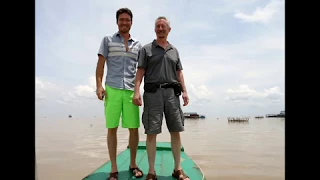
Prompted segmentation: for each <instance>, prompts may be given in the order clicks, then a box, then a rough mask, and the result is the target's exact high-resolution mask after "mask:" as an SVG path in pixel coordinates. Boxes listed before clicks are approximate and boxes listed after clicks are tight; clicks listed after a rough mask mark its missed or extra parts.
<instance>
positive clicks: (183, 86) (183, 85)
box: [177, 70, 188, 94]
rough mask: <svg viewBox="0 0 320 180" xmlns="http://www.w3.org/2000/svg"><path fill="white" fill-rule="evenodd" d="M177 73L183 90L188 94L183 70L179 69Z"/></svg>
mask: <svg viewBox="0 0 320 180" xmlns="http://www.w3.org/2000/svg"><path fill="white" fill-rule="evenodd" d="M177 73H178V77H179V78H178V80H179V82H180V83H181V86H182V92H183V93H186V94H187V93H188V92H187V88H186V85H185V83H184V76H183V73H182V70H179V71H177Z"/></svg>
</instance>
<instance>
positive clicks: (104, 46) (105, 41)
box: [98, 37, 109, 58]
mask: <svg viewBox="0 0 320 180" xmlns="http://www.w3.org/2000/svg"><path fill="white" fill-rule="evenodd" d="M108 53H109V47H108V38H107V37H104V38H103V39H102V41H101V44H100V48H99V52H98V55H103V56H104V58H107V57H108Z"/></svg>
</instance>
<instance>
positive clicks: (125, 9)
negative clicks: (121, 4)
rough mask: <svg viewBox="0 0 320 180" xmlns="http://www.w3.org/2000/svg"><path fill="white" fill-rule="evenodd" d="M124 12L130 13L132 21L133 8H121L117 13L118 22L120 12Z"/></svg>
mask: <svg viewBox="0 0 320 180" xmlns="http://www.w3.org/2000/svg"><path fill="white" fill-rule="evenodd" d="M122 13H126V14H128V15H129V16H130V18H131V21H132V12H131V10H130V9H129V8H120V9H119V10H118V11H117V13H116V18H117V22H118V19H119V16H120V14H122Z"/></svg>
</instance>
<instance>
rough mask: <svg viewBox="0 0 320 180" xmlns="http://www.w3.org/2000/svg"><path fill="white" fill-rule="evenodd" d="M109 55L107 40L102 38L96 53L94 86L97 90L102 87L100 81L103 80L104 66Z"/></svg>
mask: <svg viewBox="0 0 320 180" xmlns="http://www.w3.org/2000/svg"><path fill="white" fill-rule="evenodd" d="M108 53H109V47H108V38H107V37H104V38H102V41H101V44H100V48H99V51H98V57H99V58H98V62H97V68H96V86H97V89H98V88H101V87H102V79H103V73H104V65H105V64H106V62H107V57H108Z"/></svg>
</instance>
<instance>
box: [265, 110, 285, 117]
mask: <svg viewBox="0 0 320 180" xmlns="http://www.w3.org/2000/svg"><path fill="white" fill-rule="evenodd" d="M285 116H286V114H285V111H280V114H266V118H284V117H285Z"/></svg>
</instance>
